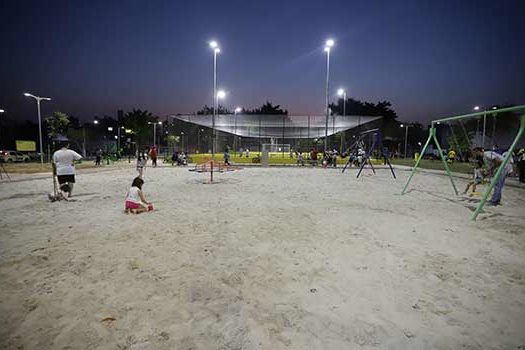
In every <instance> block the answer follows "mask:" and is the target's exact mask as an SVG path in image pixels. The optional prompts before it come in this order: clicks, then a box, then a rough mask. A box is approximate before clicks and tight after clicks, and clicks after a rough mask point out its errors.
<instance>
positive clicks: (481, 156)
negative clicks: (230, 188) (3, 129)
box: [49, 142, 525, 213]
mask: <svg viewBox="0 0 525 350" xmlns="http://www.w3.org/2000/svg"><path fill="white" fill-rule="evenodd" d="M229 153H230V150H229V147H226V148H225V150H224V162H225V163H226V164H229V158H230V154H229ZM471 154H472V158H471V161H472V162H473V164H474V166H473V179H472V181H470V182H469V183H468V185H467V187H466V189H465V191H464V193H465V194H466V193H468V191H469V189H472V191H473V192H474V191H476V187H477V185H479V184H481V183H482V182H483V180H484V179H485V178H489V177H492V176H495V175H496V171H497V169H498V168H499V167H500V166H501V165H502V163H503V161H504V158H505V153H503V154H500V153H499V152H497V151H495V150H489V151H486V150H485V149H483V148H481V147H477V148H474V149H473V150H472V153H471ZM296 155H297V161H298V163H300V164H301V165H304V159H303V155H302V153H301V152H296ZM337 155H338V152H337V150H335V149H334V150H331V151H328V152H326V153H324V156H323V165H324V166H330V165H331V166H334V167H335V166H336V162H337ZM149 156H150V157H151V160H152V165H153V167H155V166H156V165H157V153H156V148H155V147H152V148H151V149H150V152H149ZM353 156H354V157H355V158H356V160H358V158H359V157H362V156H363V155H362V154H360V152H359V149H358V151H357V152H355V154H354V155H353ZM317 157H318V152H317V151H316V150H315V149H312V151H311V152H310V160H315V161H317ZM80 159H82V156H81V155H80V154H78V153H77V152H75V151H73V150H70V149H69V144H68V143H67V142H65V143H63V144H62V145H61V147H60V149H59V150H57V151H56V152H55V153H54V154H53V176H56V179H57V181H58V185H59V186H58V189H57V191H56V193H55V194H54V195H49V197H50V199H51V200H53V201H55V200H61V199H67V198H71V196H72V194H73V188H74V185H75V165H74V164H75V162H76V161H79V160H80ZM516 159H517V162H516V163H517V168H518V171H519V181H520V182H522V183H525V149H520V150H519V151H518V152H517V155H516ZM358 161H359V160H358ZM175 162H177V164H185V162H186V155H185V154H184V152H181V153H178V152H175V153H174V154H173V156H172V164H173V163H175ZM145 165H146V155H145V154H143V153H139V154H138V156H137V172H138V176H137V177H135V178H134V179H133V182H132V184H131V188H130V189H129V191H128V193H127V195H126V201H125V212H126V213H141V212H145V211H151V210H153V204H152V203H151V202H148V201H147V200H146V198H145V195H144V192H143V190H142V186H143V185H144V180H143V170H144V167H145ZM512 172H513V161H509V162H508V163H507V164H506V166H505V167H504V168H503V169H502V171H501V173H500V174H499V177H498V179H497V180H496V184H495V187H494V193H493V195H492V198H491V200H490V204H491V205H494V206H496V205H500V204H501V195H502V191H503V186H504V185H505V180H506V178H507V176H508V175H510V174H511V173H512Z"/></svg>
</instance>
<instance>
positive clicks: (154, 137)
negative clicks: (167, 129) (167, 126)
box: [148, 122, 162, 148]
mask: <svg viewBox="0 0 525 350" xmlns="http://www.w3.org/2000/svg"><path fill="white" fill-rule="evenodd" d="M148 124H151V125H153V147H155V148H157V124H158V125H162V122H148Z"/></svg>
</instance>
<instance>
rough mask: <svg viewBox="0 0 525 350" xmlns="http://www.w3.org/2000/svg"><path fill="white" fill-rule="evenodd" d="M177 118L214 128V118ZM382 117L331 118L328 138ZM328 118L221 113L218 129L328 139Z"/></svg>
mask: <svg viewBox="0 0 525 350" xmlns="http://www.w3.org/2000/svg"><path fill="white" fill-rule="evenodd" d="M173 118H176V119H179V120H182V121H185V122H188V123H194V124H197V125H201V126H205V127H208V128H211V127H212V123H213V122H212V120H213V116H212V115H177V116H173ZM378 119H381V117H370V116H339V115H336V116H330V117H329V118H328V136H330V135H333V134H336V133H338V132H341V131H346V130H349V129H353V128H355V127H357V126H359V125H363V124H366V123H370V122H372V121H375V120H378ZM325 123H326V117H325V116H324V115H323V116H288V115H278V114H275V115H273V114H272V115H268V114H264V115H262V114H220V115H217V116H216V117H215V129H217V130H219V131H222V132H226V133H230V134H233V135H236V136H241V137H265V138H269V137H276V138H282V137H284V138H320V137H324V136H325V126H326V124H325Z"/></svg>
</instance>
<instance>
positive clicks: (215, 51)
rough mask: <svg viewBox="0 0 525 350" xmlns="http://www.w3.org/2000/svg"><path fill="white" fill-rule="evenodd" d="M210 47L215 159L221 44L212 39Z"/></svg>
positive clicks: (212, 146)
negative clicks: (218, 68) (211, 54)
mask: <svg viewBox="0 0 525 350" xmlns="http://www.w3.org/2000/svg"><path fill="white" fill-rule="evenodd" d="M210 47H211V48H212V49H213V118H212V121H211V128H212V145H211V154H212V159H215V146H216V145H215V116H216V114H217V108H218V100H219V95H218V92H217V55H218V54H219V53H220V52H221V49H220V48H219V44H218V43H217V42H216V41H215V40H212V41H210Z"/></svg>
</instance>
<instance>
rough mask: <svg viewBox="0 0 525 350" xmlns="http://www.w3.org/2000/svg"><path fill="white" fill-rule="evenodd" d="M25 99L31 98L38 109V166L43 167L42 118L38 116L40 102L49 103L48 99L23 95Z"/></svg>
mask: <svg viewBox="0 0 525 350" xmlns="http://www.w3.org/2000/svg"><path fill="white" fill-rule="evenodd" d="M24 96H25V97H32V98H34V99H35V100H36V106H37V109H38V135H39V138H40V164H41V165H44V150H43V147H42V117H41V115H40V101H51V99H50V98H49V97H40V96H35V95H32V94H30V93H27V92H26V93H24Z"/></svg>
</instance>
